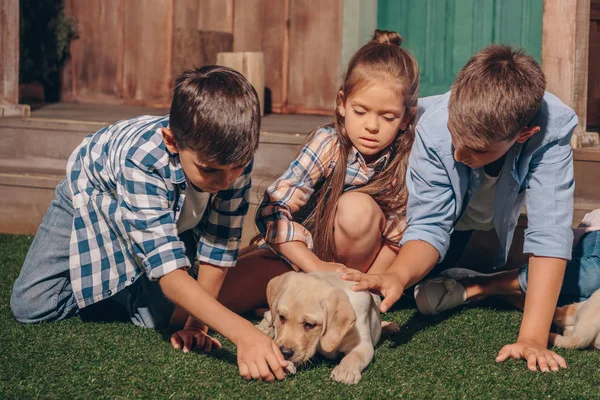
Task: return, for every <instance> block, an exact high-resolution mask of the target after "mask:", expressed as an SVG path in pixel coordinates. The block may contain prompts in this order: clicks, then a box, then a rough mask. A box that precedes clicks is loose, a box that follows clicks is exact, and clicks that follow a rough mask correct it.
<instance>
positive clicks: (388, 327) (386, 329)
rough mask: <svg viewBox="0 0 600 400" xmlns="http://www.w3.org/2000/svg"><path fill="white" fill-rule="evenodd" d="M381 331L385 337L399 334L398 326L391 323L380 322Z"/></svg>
mask: <svg viewBox="0 0 600 400" xmlns="http://www.w3.org/2000/svg"><path fill="white" fill-rule="evenodd" d="M381 330H382V331H383V333H384V334H385V335H393V334H394V333H398V332H400V325H398V324H397V323H395V322H391V321H381Z"/></svg>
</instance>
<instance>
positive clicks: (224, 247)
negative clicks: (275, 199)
mask: <svg viewBox="0 0 600 400" xmlns="http://www.w3.org/2000/svg"><path fill="white" fill-rule="evenodd" d="M252 166H253V162H251V163H250V164H249V165H248V166H247V167H246V168H245V169H244V172H242V174H241V175H240V176H239V177H238V178H237V179H236V180H235V182H233V183H232V184H231V186H230V187H228V188H227V189H225V190H222V191H220V192H218V193H217V194H216V195H215V197H214V199H213V201H212V203H211V205H210V209H209V210H207V212H205V213H204V216H203V217H202V220H201V221H200V224H199V225H198V226H199V227H201V229H202V231H200V232H198V236H199V237H200V241H199V243H198V254H197V256H198V260H199V261H200V262H203V263H208V264H212V265H216V266H219V267H233V266H235V264H236V262H237V259H238V252H239V248H240V243H241V240H242V228H243V226H244V217H245V216H246V214H247V213H248V209H249V208H250V189H251V186H252Z"/></svg>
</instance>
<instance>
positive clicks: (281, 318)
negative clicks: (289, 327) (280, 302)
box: [279, 315, 285, 324]
mask: <svg viewBox="0 0 600 400" xmlns="http://www.w3.org/2000/svg"><path fill="white" fill-rule="evenodd" d="M279 322H281V323H282V324H285V317H284V316H283V315H280V316H279Z"/></svg>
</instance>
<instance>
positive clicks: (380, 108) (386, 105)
mask: <svg viewBox="0 0 600 400" xmlns="http://www.w3.org/2000/svg"><path fill="white" fill-rule="evenodd" d="M390 86H393V85H383V84H372V85H369V86H365V87H362V88H360V89H359V90H357V91H356V92H355V93H353V94H352V96H351V97H350V98H348V99H346V102H345V104H340V105H339V106H338V107H339V111H340V113H341V115H342V116H343V117H344V120H345V125H346V131H347V132H348V137H349V138H350V141H352V144H353V145H354V147H356V148H357V149H358V151H359V152H360V153H361V154H362V156H363V158H364V159H365V161H366V162H367V163H370V162H372V161H375V160H376V159H377V157H378V156H379V154H380V153H381V152H382V151H383V150H385V149H386V148H387V147H388V146H389V145H391V144H392V142H393V141H394V139H395V138H396V135H397V134H398V131H400V130H404V129H406V126H407V125H408V116H407V115H405V114H406V107H404V98H403V96H402V95H399V94H398V93H397V92H396V91H395V90H394V89H393V88H391V87H390ZM340 97H341V98H343V93H342V96H340Z"/></svg>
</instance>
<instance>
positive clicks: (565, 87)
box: [542, 0, 599, 148]
mask: <svg viewBox="0 0 600 400" xmlns="http://www.w3.org/2000/svg"><path fill="white" fill-rule="evenodd" d="M590 8H591V5H590V0H569V1H564V0H544V13H543V28H542V32H543V33H542V69H543V70H544V73H545V74H546V80H547V90H548V91H549V92H552V93H554V94H555V95H557V96H558V97H559V98H560V99H561V100H562V101H563V102H565V103H566V104H567V105H568V106H570V107H572V108H573V109H574V110H575V112H576V113H577V116H578V117H579V125H578V127H577V129H576V130H575V134H574V135H573V140H572V142H571V144H572V145H573V147H576V148H577V147H584V146H593V145H597V144H599V143H598V135H597V134H593V133H587V132H586V119H587V93H588V87H587V86H588V56H589V29H590Z"/></svg>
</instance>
